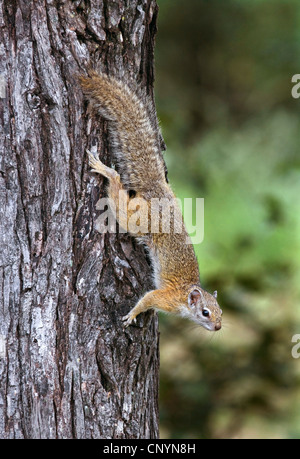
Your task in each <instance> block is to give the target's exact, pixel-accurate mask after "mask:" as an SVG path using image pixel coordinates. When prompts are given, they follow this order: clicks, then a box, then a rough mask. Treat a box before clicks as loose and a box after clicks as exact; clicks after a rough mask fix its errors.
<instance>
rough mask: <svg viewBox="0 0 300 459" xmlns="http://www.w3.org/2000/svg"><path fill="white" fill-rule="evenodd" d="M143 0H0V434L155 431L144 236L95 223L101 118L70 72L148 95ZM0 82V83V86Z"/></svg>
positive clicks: (148, 24) (151, 31)
mask: <svg viewBox="0 0 300 459" xmlns="http://www.w3.org/2000/svg"><path fill="white" fill-rule="evenodd" d="M156 16H157V5H156V2H155V0H131V1H130V2H129V1H127V0H118V1H115V0H90V1H80V0H76V1H71V0H61V1H59V0H35V1H32V2H28V1H27V0H8V1H7V0H5V1H4V0H0V74H1V76H2V80H1V81H4V82H5V97H4V98H1V99H0V437H1V438H157V437H158V405H157V403H158V401H157V398H158V366H159V356H158V323H157V317H156V315H155V314H154V313H152V312H151V313H147V314H143V315H141V317H139V318H138V323H137V326H135V327H132V326H131V327H129V328H128V329H127V330H126V331H124V330H123V328H122V325H121V320H120V319H121V316H123V315H124V314H126V313H127V312H128V310H129V309H130V307H132V305H133V304H135V303H136V301H137V299H138V298H139V297H140V296H141V294H142V293H143V292H145V291H146V290H147V289H149V288H151V282H152V281H151V275H150V267H149V263H148V262H147V259H146V256H145V254H144V251H143V248H142V247H139V246H137V245H135V243H134V241H133V240H132V239H131V238H130V237H129V236H128V235H120V234H100V233H99V232H98V231H97V229H96V226H97V225H96V222H97V218H98V217H99V211H98V210H97V201H98V199H99V198H100V197H101V196H104V195H105V187H104V185H105V183H104V181H103V180H102V179H101V177H99V176H95V175H93V174H90V173H89V168H88V165H87V160H86V153H85V150H86V148H91V146H92V145H97V146H98V150H99V151H100V157H101V159H102V160H103V161H105V162H108V163H109V161H110V152H109V141H108V138H107V126H106V124H105V123H104V122H102V121H101V120H100V119H99V117H98V116H96V115H95V114H93V113H89V110H88V109H87V104H86V102H84V100H83V96H82V93H81V90H80V88H79V86H78V82H77V79H76V75H77V74H78V73H79V72H81V71H84V70H85V69H86V67H87V66H89V65H91V66H92V67H98V68H101V69H103V70H106V71H108V72H112V73H113V74H116V73H117V74H122V72H123V71H124V70H125V72H126V74H127V75H130V76H131V77H132V78H135V79H136V80H137V81H139V82H140V84H141V85H142V86H144V87H146V88H147V90H148V92H149V94H152V87H153V46H154V36H155V32H156ZM1 94H2V96H3V95H4V94H3V92H2V93H1Z"/></svg>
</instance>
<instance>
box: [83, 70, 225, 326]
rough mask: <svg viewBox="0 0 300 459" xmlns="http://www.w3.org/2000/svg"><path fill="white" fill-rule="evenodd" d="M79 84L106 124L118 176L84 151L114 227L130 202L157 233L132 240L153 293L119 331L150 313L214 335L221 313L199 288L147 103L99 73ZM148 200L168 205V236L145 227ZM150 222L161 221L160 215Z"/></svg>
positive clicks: (142, 96)
mask: <svg viewBox="0 0 300 459" xmlns="http://www.w3.org/2000/svg"><path fill="white" fill-rule="evenodd" d="M79 79H80V84H81V87H82V90H83V93H84V94H85V96H86V97H87V98H88V99H89V100H90V101H91V103H92V104H93V105H94V106H95V108H96V110H97V111H98V112H99V114H100V115H101V116H102V117H103V118H104V119H105V120H107V122H108V131H109V135H110V141H111V147H112V150H113V153H114V157H115V159H116V162H117V166H118V170H119V171H120V174H119V173H118V172H117V171H116V170H115V169H113V168H110V167H108V166H106V165H104V164H103V163H102V162H101V161H100V160H99V159H98V158H96V157H95V156H94V155H92V154H91V153H90V152H89V151H88V150H87V153H88V156H89V164H90V166H91V168H92V172H96V173H98V174H101V175H102V176H104V177H106V178H107V179H108V182H109V183H108V189H107V192H108V197H109V199H110V200H111V202H112V203H113V204H114V208H115V209H116V212H115V215H116V218H117V221H118V223H119V225H120V226H121V227H122V228H128V221H129V218H130V216H132V211H130V210H129V208H130V203H131V201H132V199H136V198H139V199H141V200H143V202H145V203H146V207H147V217H148V218H149V221H150V222H151V225H152V224H153V223H155V224H158V230H157V231H153V232H149V231H147V232H146V231H144V232H143V231H139V232H137V233H134V234H133V236H135V237H136V238H137V239H138V240H139V241H141V242H142V243H143V244H144V246H145V247H146V249H147V250H148V252H149V255H150V259H151V262H152V265H153V271H154V282H155V287H156V289H155V290H151V291H148V292H147V293H146V294H145V295H144V296H143V297H142V298H141V299H140V300H139V301H138V302H137V304H136V305H135V306H134V307H133V308H132V309H131V310H130V312H129V313H128V314H127V315H125V316H124V317H123V318H122V320H123V324H124V327H128V326H129V325H130V324H132V322H134V323H135V322H136V317H137V316H138V315H139V314H140V313H142V312H144V311H147V310H148V309H151V308H153V309H157V310H161V311H164V312H167V313H174V314H177V315H181V316H182V317H186V318H189V319H191V320H192V321H194V322H196V323H197V324H199V325H200V326H202V327H204V328H205V329H207V330H210V331H216V330H220V328H221V316H222V310H221V309H220V306H219V305H218V302H217V292H216V291H215V292H214V293H213V294H210V293H208V292H207V291H205V290H204V289H203V288H202V287H201V285H200V275H199V268H198V262H197V258H196V255H195V251H194V248H193V245H192V243H191V241H190V240H189V236H188V233H187V230H186V228H185V226H184V222H183V217H182V215H181V211H180V210H179V207H178V204H176V199H175V195H174V193H173V191H172V189H171V187H170V185H169V183H168V180H167V178H166V169H165V163H164V160H163V158H162V154H161V149H160V139H161V138H160V132H158V127H157V122H156V113H155V111H154V108H153V103H152V101H151V102H150V101H149V100H148V96H146V94H144V93H142V91H134V90H132V89H131V88H130V87H129V86H128V85H127V84H125V83H123V82H122V81H120V80H118V79H116V78H115V77H110V76H108V75H106V74H104V73H98V72H96V71H94V70H92V71H90V72H89V73H88V76H80V77H79ZM139 92H140V93H139ZM120 193H123V194H124V196H125V198H126V205H125V210H124V208H123V209H121V207H120V204H119V197H120ZM154 198H158V199H160V200H161V199H167V200H168V201H169V202H172V204H173V205H174V207H172V210H171V212H170V231H163V230H162V224H161V221H159V222H158V221H151V216H152V212H151V209H152V208H153V202H154ZM126 206H127V208H126ZM176 206H177V207H176ZM178 210H179V212H178ZM152 218H156V219H158V220H161V213H160V214H159V216H158V217H157V216H156V217H153V216H152ZM177 220H180V221H179V223H180V224H181V229H182V230H181V231H180V232H176V231H175V230H174V224H176V223H178V221H177ZM151 228H152V226H151ZM129 232H130V231H129Z"/></svg>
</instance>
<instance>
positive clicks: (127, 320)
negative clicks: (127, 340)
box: [122, 313, 136, 328]
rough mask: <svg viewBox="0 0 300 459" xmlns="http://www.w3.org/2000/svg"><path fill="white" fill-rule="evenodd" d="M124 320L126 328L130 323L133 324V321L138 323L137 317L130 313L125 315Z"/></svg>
mask: <svg viewBox="0 0 300 459" xmlns="http://www.w3.org/2000/svg"><path fill="white" fill-rule="evenodd" d="M122 321H123V325H124V327H125V328H127V327H129V325H131V324H132V322H133V323H134V324H136V318H135V317H132V316H131V314H130V313H129V314H126V316H123V317H122Z"/></svg>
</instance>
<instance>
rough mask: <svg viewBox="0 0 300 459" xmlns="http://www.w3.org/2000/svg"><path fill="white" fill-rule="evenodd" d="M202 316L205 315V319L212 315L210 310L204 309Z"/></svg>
mask: <svg viewBox="0 0 300 459" xmlns="http://www.w3.org/2000/svg"><path fill="white" fill-rule="evenodd" d="M202 315H203V316H204V317H209V315H210V312H209V310H208V309H203V311H202Z"/></svg>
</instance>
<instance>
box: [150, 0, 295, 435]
mask: <svg viewBox="0 0 300 459" xmlns="http://www.w3.org/2000/svg"><path fill="white" fill-rule="evenodd" d="M158 4H159V7H160V12H159V31H158V38H157V46H156V97H157V106H158V114H159V117H160V120H161V126H162V131H163V135H164V139H165V141H166V144H167V147H168V148H167V152H166V153H165V158H166V161H167V165H168V168H169V178H170V182H171V184H172V186H173V189H174V191H175V193H176V194H177V196H178V197H180V198H184V197H194V198H196V197H204V199H205V237H204V241H203V242H202V243H201V244H199V245H197V246H195V249H196V252H197V256H198V259H199V265H200V273H201V280H202V284H203V286H204V287H205V288H206V289H207V290H209V291H213V290H215V289H217V290H218V298H219V302H220V304H221V307H222V309H223V317H224V326H223V329H222V330H221V331H220V332H218V333H216V334H210V333H209V332H206V331H204V330H199V328H197V327H194V326H193V325H192V324H191V323H190V322H186V321H184V320H183V319H178V318H176V317H171V316H168V317H166V316H161V317H160V323H161V389H160V394H161V395H160V398H161V400H160V403H161V404H160V406H161V437H162V438H300V391H299V387H300V386H299V382H300V359H299V360H297V359H294V358H293V357H292V355H291V349H292V346H293V343H292V342H291V339H292V336H293V335H294V334H296V333H300V205H299V196H300V137H299V133H300V129H299V127H300V126H299V114H300V99H294V98H292V96H291V89H292V86H293V85H292V83H291V78H292V76H293V75H294V74H297V73H300V3H299V1H298V0H285V1H282V0H280V1H277V0H248V1H247V0H226V1H221V0H186V1H182V0H158Z"/></svg>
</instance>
